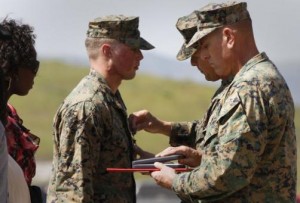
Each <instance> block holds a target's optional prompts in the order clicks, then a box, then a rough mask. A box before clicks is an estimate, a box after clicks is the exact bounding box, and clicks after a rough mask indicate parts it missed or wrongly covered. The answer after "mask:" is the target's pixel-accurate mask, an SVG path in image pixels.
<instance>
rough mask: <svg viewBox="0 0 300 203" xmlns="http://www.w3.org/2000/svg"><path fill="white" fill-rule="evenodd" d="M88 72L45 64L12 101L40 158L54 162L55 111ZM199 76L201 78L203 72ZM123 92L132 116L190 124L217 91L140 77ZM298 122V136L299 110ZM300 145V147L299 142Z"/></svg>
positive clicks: (157, 147) (162, 141) (154, 138)
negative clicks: (37, 143)
mask: <svg viewBox="0 0 300 203" xmlns="http://www.w3.org/2000/svg"><path fill="white" fill-rule="evenodd" d="M88 71H89V70H88V67H76V68H74V67H73V66H68V65H65V64H62V63H59V62H50V61H43V62H42V63H41V69H40V71H39V73H38V76H37V77H36V80H35V85H34V88H33V89H32V90H31V91H30V93H29V95H27V96H25V97H18V96H13V97H12V98H11V101H10V102H11V103H12V104H13V105H14V106H15V107H16V109H17V111H18V113H19V115H20V116H21V118H23V120H24V125H25V126H26V127H28V128H29V129H31V131H32V133H34V134H36V135H38V136H39V137H40V138H41V145H40V149H39V150H38V153H37V158H38V159H48V160H50V159H52V120H53V116H54V114H55V111H56V109H57V107H58V106H59V104H60V103H61V102H62V101H63V99H64V98H65V96H66V95H67V94H68V93H69V91H70V90H71V89H73V87H74V86H75V85H76V84H77V83H78V81H79V80H80V79H81V78H82V77H83V76H84V75H86V74H87V73H88ZM199 77H202V76H200V73H199ZM120 90H121V93H122V95H123V99H124V101H125V103H126V105H127V108H128V112H129V113H130V112H133V111H137V110H140V109H148V110H150V111H151V112H152V113H153V114H154V115H156V116H158V117H160V118H161V119H165V120H173V121H184V120H188V121H191V120H194V119H198V118H201V116H202V115H203V113H204V112H205V110H206V108H207V107H208V105H209V102H210V98H211V96H212V94H213V92H214V91H215V88H211V87H205V86H201V85H199V84H196V83H193V82H189V81H173V80H166V79H161V78H158V77H152V76H146V75H139V74H138V75H137V77H136V78H135V79H134V80H131V81H124V82H123V84H122V87H121V88H120ZM295 121H296V129H297V135H299V133H300V132H299V127H300V111H299V108H297V111H296V120H295ZM136 138H137V142H138V144H139V145H140V146H142V147H143V148H144V149H146V150H148V151H151V152H154V153H157V152H159V151H161V150H162V149H164V148H165V147H167V146H168V140H167V139H166V137H164V136H162V135H158V134H154V135H153V134H149V133H145V132H139V133H138V134H137V135H136ZM297 142H298V146H300V141H299V140H298V141H297ZM299 151H300V150H298V154H300V152H299ZM298 185H299V184H298Z"/></svg>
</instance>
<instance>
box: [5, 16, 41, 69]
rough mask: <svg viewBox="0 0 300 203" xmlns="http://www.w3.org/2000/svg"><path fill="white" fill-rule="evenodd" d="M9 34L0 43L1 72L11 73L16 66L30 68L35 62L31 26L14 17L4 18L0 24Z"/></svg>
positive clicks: (33, 37)
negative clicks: (7, 37) (6, 38)
mask: <svg viewBox="0 0 300 203" xmlns="http://www.w3.org/2000/svg"><path fill="white" fill-rule="evenodd" d="M0 25H1V26H2V27H3V28H5V29H6V30H7V31H8V32H10V34H11V39H9V40H5V41H2V42H1V43H0V68H1V69H2V71H3V73H4V74H5V75H7V74H8V73H9V74H11V75H13V74H14V73H15V72H16V71H17V69H18V68H20V67H22V66H25V67H28V68H30V66H31V65H32V63H35V62H36V57H37V56H36V55H37V54H36V51H35V48H34V44H35V38H36V36H35V34H33V27H31V26H30V25H28V24H22V23H20V22H17V21H16V20H14V19H4V20H3V21H2V22H1V24H0Z"/></svg>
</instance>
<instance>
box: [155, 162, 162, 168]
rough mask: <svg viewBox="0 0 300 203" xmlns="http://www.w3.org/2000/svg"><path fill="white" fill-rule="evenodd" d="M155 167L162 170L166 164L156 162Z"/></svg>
mask: <svg viewBox="0 0 300 203" xmlns="http://www.w3.org/2000/svg"><path fill="white" fill-rule="evenodd" d="M154 166H155V167H156V168H159V169H162V167H164V164H162V163H160V162H155V163H154Z"/></svg>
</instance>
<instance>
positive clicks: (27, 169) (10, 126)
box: [5, 104, 40, 185]
mask: <svg viewBox="0 0 300 203" xmlns="http://www.w3.org/2000/svg"><path fill="white" fill-rule="evenodd" d="M22 123H23V121H22V119H21V118H20V117H19V116H18V114H17V111H16V109H15V108H14V107H13V106H11V105H10V104H7V124H6V126H5V134H6V138H7V147H8V153H9V154H10V155H11V157H12V158H13V159H14V160H16V162H17V163H18V164H19V165H20V167H21V168H22V170H23V173H24V176H25V180H26V182H27V184H28V185H30V184H31V180H32V178H33V177H34V175H35V169H36V163H35V158H34V154H35V152H36V150H37V149H38V147H39V143H40V138H39V137H37V136H35V135H33V134H31V133H30V131H29V130H28V129H27V128H25V127H24V126H23V125H22Z"/></svg>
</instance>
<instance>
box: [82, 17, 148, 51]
mask: <svg viewBox="0 0 300 203" xmlns="http://www.w3.org/2000/svg"><path fill="white" fill-rule="evenodd" d="M138 26H139V17H135V16H124V15H109V16H103V17H99V18H96V19H94V20H92V21H91V22H89V29H88V31H87V37H91V38H108V39H116V40H118V41H120V42H122V43H124V44H127V45H128V46H130V47H133V48H138V49H143V50H149V49H153V48H154V46H153V45H151V44H150V43H149V42H147V41H146V40H145V39H143V38H142V37H140V31H139V29H138Z"/></svg>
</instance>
